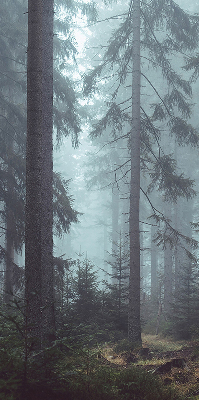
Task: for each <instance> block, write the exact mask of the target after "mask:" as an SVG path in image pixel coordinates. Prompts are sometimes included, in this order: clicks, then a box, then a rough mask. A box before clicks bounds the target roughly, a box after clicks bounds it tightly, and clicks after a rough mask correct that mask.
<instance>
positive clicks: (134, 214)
mask: <svg viewBox="0 0 199 400" xmlns="http://www.w3.org/2000/svg"><path fill="white" fill-rule="evenodd" d="M132 18H133V85H132V132H131V184H130V216H129V236H130V280H129V329H128V337H129V340H130V341H131V342H141V325H140V237H139V236H140V232H139V201H140V0H134V2H133V15H132Z"/></svg>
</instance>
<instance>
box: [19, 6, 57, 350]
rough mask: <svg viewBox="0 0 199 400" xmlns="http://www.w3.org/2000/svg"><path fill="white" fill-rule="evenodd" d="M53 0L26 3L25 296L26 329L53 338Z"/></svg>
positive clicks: (45, 339)
mask: <svg viewBox="0 0 199 400" xmlns="http://www.w3.org/2000/svg"><path fill="white" fill-rule="evenodd" d="M53 6H54V2H53V0H29V2H28V61H27V63H28V64H27V153H26V233H25V235H26V236H25V284H26V287H25V296H26V305H27V323H28V331H29V333H30V334H31V337H33V338H34V339H36V342H37V344H36V346H37V347H39V348H41V347H42V346H43V345H44V344H45V343H49V341H51V339H52V338H53V337H54V332H55V319H54V285H53V235H52V223H53V208H52V207H53V204H52V174H53V161H52V160H53V158H52V149H53V142H52V131H53Z"/></svg>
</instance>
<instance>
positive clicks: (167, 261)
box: [164, 202, 173, 316]
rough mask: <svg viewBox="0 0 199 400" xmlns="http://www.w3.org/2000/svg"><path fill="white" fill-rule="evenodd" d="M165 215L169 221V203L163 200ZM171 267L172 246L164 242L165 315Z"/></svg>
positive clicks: (168, 305)
mask: <svg viewBox="0 0 199 400" xmlns="http://www.w3.org/2000/svg"><path fill="white" fill-rule="evenodd" d="M165 215H166V217H167V218H168V219H169V220H170V221H171V218H172V217H171V204H170V203H167V202H165ZM172 269H173V255H172V248H171V245H170V243H169V242H166V244H165V248H164V311H165V313H166V316H168V315H169V314H170V310H171V302H172V282H173V277H172Z"/></svg>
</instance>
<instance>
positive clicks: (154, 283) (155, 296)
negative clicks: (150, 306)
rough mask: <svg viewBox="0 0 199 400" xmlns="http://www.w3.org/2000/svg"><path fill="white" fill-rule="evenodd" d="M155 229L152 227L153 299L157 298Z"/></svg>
mask: <svg viewBox="0 0 199 400" xmlns="http://www.w3.org/2000/svg"><path fill="white" fill-rule="evenodd" d="M155 231H156V229H155V227H154V226H153V225H151V298H152V299H153V300H155V299H156V298H157V294H158V293H157V251H158V249H157V246H156V244H155V243H154V241H153V239H154V236H155Z"/></svg>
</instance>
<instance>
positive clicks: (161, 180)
mask: <svg viewBox="0 0 199 400" xmlns="http://www.w3.org/2000/svg"><path fill="white" fill-rule="evenodd" d="M134 15H137V18H135V19H134V17H133V16H134ZM182 21H183V22H182ZM140 24H141V27H142V29H141V39H140ZM160 27H161V33H160V32H159V31H160V29H159V28H160ZM198 27H199V25H198V20H197V18H195V17H191V16H189V15H187V14H186V13H185V12H184V11H183V10H181V9H180V7H179V6H178V5H177V4H175V3H174V2H172V3H171V2H167V1H165V2H164V3H163V2H162V1H159V0H154V1H152V2H149V3H142V5H141V10H140V2H139V1H130V2H129V8H128V11H127V13H126V14H125V17H124V22H123V23H122V24H121V25H120V27H119V28H118V29H117V30H116V31H115V32H114V33H113V35H112V37H111V39H110V40H109V44H108V48H107V50H106V52H105V55H104V59H103V61H102V62H101V64H100V65H98V66H97V67H96V68H94V69H93V70H92V71H91V72H90V73H89V74H88V75H87V76H86V77H85V82H84V83H85V86H84V87H85V94H90V93H91V92H92V91H93V92H94V91H95V88H96V84H98V86H100V85H101V88H102V89H104V88H106V89H107V87H108V90H109V89H110V86H111V85H112V86H111V89H112V96H111V95H110V96H108V97H109V102H107V99H106V104H108V110H107V113H106V114H105V116H103V117H102V118H101V119H100V120H99V121H98V122H97V123H96V124H95V127H94V130H93V131H92V133H91V137H96V136H101V135H102V133H103V132H104V131H105V130H106V129H107V128H108V129H111V135H112V137H111V138H110V142H111V144H112V145H113V143H114V142H117V141H118V140H119V139H120V138H121V136H122V137H126V138H127V146H128V147H129V153H130V158H129V164H128V168H129V165H130V168H129V169H130V171H131V180H130V214H129V235H130V271H131V272H130V290H129V293H130V295H129V302H130V307H129V338H130V340H131V341H140V340H141V329H140V294H139V292H140V243H139V198H140V197H139V191H140V167H141V168H142V169H143V170H144V171H145V172H148V173H149V177H150V179H151V183H150V184H149V188H148V194H149V193H150V191H151V190H152V189H154V188H156V189H158V190H159V191H160V192H161V193H162V195H163V196H164V198H165V199H172V200H176V198H177V197H178V196H185V197H189V196H191V195H193V194H194V190H193V187H192V186H193V182H192V181H191V180H190V179H188V178H187V179H186V178H185V176H184V175H183V174H180V175H179V174H178V172H177V169H176V166H175V161H174V159H173V157H172V156H171V155H166V154H164V152H162V148H161V139H160V138H161V136H162V132H161V123H162V122H164V123H166V125H167V126H168V130H169V132H170V134H171V135H175V136H176V140H177V141H178V143H179V144H184V143H189V144H192V145H196V144H197V143H198V135H197V133H196V131H195V130H194V128H193V127H192V126H191V125H190V124H189V123H187V120H186V119H187V118H189V117H190V113H191V108H190V104H189V102H188V98H189V97H190V96H191V86H190V83H189V82H187V81H185V80H184V79H183V78H182V77H181V76H180V75H179V74H178V73H177V72H176V71H175V70H174V68H173V67H172V61H170V60H169V57H171V58H172V54H173V52H181V51H182V49H183V51H189V50H190V49H193V48H196V47H197V40H195V39H196V37H198ZM162 28H164V29H162ZM179 31H180V32H181V34H179ZM168 35H169V36H168ZM136 46H137V47H136ZM135 48H136V53H135ZM140 48H142V53H141V54H140ZM140 57H143V65H142V70H141V69H140ZM144 62H146V63H147V64H148V66H150V67H151V66H152V67H153V68H155V69H158V68H160V73H161V75H162V77H163V82H164V81H165V82H166V83H167V85H168V86H169V90H167V87H166V94H165V92H164V90H162V89H165V86H164V87H163V85H162V87H161V88H160V85H159V87H158V88H157V86H156V85H155V84H154V83H153V78H154V79H157V76H156V77H153V74H151V76H150V77H148V76H147V69H146V67H147V65H146V67H145V64H144ZM132 65H133V68H132ZM132 70H133V84H132V82H131V81H130V76H131V74H132ZM104 71H106V75H105V77H104V79H103V80H101V77H102V76H103V72H104ZM107 71H108V72H107ZM149 71H151V68H149ZM107 74H109V75H108V78H107ZM116 77H117V78H116ZM135 77H136V78H135ZM141 77H142V80H143V82H145V83H146V86H147V96H148V95H149V92H150V93H151V92H152V94H151V95H152V104H151V107H150V108H149V107H148V104H147V102H142V104H141V106H140V78H141ZM115 78H116V79H115ZM110 82H111V83H110ZM124 85H125V93H127V96H125V98H124V94H123V92H122V89H123V87H124ZM128 88H131V89H132V92H131V93H130V94H129V91H128V90H127V89H128ZM143 97H144V93H143ZM155 97H156V100H157V101H153V99H154V98H155ZM130 109H131V110H132V112H131V113H130V112H129V110H130ZM151 110H152V113H151ZM128 129H129V130H128ZM140 151H141V158H140ZM125 165H127V161H126V162H125ZM121 167H123V165H122V166H121ZM128 168H127V169H128ZM143 192H144V191H143ZM148 194H147V193H146V192H145V195H146V196H147V198H148V199H149V197H148ZM149 200H150V199H149ZM151 205H152V204H151ZM153 210H154V209H153ZM160 218H163V219H164V217H163V215H162V214H161V216H160ZM165 220H166V219H165Z"/></svg>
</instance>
